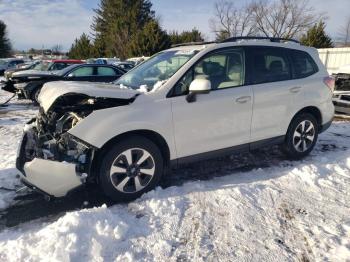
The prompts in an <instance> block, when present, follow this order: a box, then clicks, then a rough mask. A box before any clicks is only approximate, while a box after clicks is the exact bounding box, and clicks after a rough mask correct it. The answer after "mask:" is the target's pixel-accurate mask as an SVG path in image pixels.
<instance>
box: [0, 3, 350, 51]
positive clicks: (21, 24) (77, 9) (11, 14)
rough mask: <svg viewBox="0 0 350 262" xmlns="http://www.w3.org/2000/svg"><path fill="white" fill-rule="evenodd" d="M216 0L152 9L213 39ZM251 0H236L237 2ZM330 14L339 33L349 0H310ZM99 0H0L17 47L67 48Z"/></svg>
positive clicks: (0, 13)
mask: <svg viewBox="0 0 350 262" xmlns="http://www.w3.org/2000/svg"><path fill="white" fill-rule="evenodd" d="M216 1H217V0H202V1H201V0H152V3H153V10H155V12H156V16H157V17H159V18H160V22H161V25H162V27H163V28H164V29H166V30H177V31H183V30H190V29H192V28H194V27H196V28H197V29H199V30H200V31H201V32H203V33H204V35H205V37H206V40H212V38H213V33H212V32H211V31H210V28H209V23H208V20H209V19H210V18H211V17H213V10H214V3H215V2H216ZM247 1H248V0H234V2H235V4H236V5H237V6H241V5H244V4H245V3H246V2H247ZM309 1H310V5H311V6H313V7H314V8H315V9H316V10H317V11H318V12H324V13H325V14H326V15H327V16H328V20H327V21H326V23H327V28H326V30H327V33H329V34H330V35H331V36H332V37H336V36H337V35H338V32H339V30H340V28H341V26H343V25H344V24H345V22H346V20H347V18H348V17H349V16H350V11H349V10H350V0H309ZM98 3H99V0H0V20H3V21H4V22H5V23H6V24H7V27H8V33H9V37H10V39H11V41H12V43H13V46H14V48H15V49H18V50H23V49H29V48H31V47H33V48H42V47H44V48H51V47H53V46H54V45H57V44H60V45H61V46H62V47H63V49H64V50H68V49H69V47H70V46H71V44H72V43H73V41H74V39H75V38H77V37H79V36H80V35H81V34H82V33H83V32H85V33H89V32H90V25H91V23H92V17H93V15H94V12H93V8H96V7H97V5H98Z"/></svg>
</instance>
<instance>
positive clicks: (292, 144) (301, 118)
mask: <svg viewBox="0 0 350 262" xmlns="http://www.w3.org/2000/svg"><path fill="white" fill-rule="evenodd" d="M318 126H319V125H318V123H317V120H316V118H315V117H314V116H313V115H312V114H309V113H301V114H299V115H297V116H296V117H294V118H293V120H292V122H291V123H290V125H289V128H288V131H287V135H286V138H285V141H284V144H283V147H282V149H283V151H284V153H285V154H286V155H287V156H288V157H289V158H290V159H295V160H297V159H301V158H303V157H305V156H307V155H308V154H309V153H310V152H311V151H312V149H313V148H314V146H315V144H316V142H317V138H318V132H319V130H318Z"/></svg>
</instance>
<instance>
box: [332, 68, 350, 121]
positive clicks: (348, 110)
mask: <svg viewBox="0 0 350 262" xmlns="http://www.w3.org/2000/svg"><path fill="white" fill-rule="evenodd" d="M333 76H334V77H335V90H334V95H333V104H334V106H335V111H336V112H339V113H343V114H348V115H350V65H344V66H341V67H339V69H338V73H337V74H333Z"/></svg>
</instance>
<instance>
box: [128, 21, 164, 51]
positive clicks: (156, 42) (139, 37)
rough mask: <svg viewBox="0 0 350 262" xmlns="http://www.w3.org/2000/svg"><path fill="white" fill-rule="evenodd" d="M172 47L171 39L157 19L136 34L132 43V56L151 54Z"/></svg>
mask: <svg viewBox="0 0 350 262" xmlns="http://www.w3.org/2000/svg"><path fill="white" fill-rule="evenodd" d="M169 47H170V39H169V36H168V35H167V33H166V32H165V31H163V30H162V29H161V28H160V26H159V24H158V22H157V21H156V20H151V21H149V22H148V23H147V24H146V25H145V26H144V28H143V29H142V30H140V31H139V32H137V34H135V36H134V38H133V39H132V42H131V44H130V55H131V56H142V55H145V56H151V55H153V54H155V53H157V52H159V51H161V50H164V49H167V48H169Z"/></svg>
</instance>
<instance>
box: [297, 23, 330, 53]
mask: <svg viewBox="0 0 350 262" xmlns="http://www.w3.org/2000/svg"><path fill="white" fill-rule="evenodd" d="M325 27H326V25H325V23H324V22H323V21H320V22H319V23H318V24H315V25H314V26H313V27H311V28H310V29H309V30H308V31H307V32H306V34H304V35H303V36H302V37H301V39H300V42H301V43H302V44H303V45H307V46H312V47H315V48H330V47H333V42H332V39H331V38H330V37H329V36H328V35H327V34H326V32H325Z"/></svg>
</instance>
